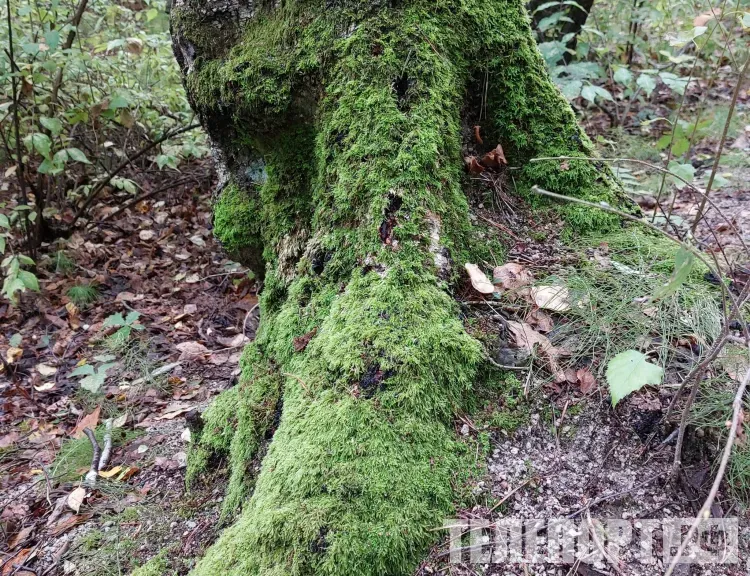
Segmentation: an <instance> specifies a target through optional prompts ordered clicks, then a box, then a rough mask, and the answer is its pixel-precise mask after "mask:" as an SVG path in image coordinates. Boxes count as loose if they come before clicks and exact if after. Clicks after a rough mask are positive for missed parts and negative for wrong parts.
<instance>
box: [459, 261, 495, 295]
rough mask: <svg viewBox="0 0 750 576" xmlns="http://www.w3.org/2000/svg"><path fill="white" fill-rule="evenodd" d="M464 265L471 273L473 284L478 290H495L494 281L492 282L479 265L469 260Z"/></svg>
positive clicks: (489, 292) (481, 291)
mask: <svg viewBox="0 0 750 576" xmlns="http://www.w3.org/2000/svg"><path fill="white" fill-rule="evenodd" d="M464 267H465V268H466V271H467V272H468V273H469V278H470V279H471V285H472V286H473V287H474V289H475V290H476V291H477V292H479V293H481V294H492V293H493V292H494V291H495V287H494V286H493V285H492V282H490V281H489V279H488V278H487V276H486V275H485V273H484V272H482V271H481V270H480V269H479V266H477V265H476V264H470V263H468V262H467V263H466V264H465V265H464Z"/></svg>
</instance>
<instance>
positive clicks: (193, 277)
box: [185, 274, 201, 284]
mask: <svg viewBox="0 0 750 576" xmlns="http://www.w3.org/2000/svg"><path fill="white" fill-rule="evenodd" d="M200 281H201V277H200V275H199V274H189V275H187V276H186V277H185V282H187V283H188V284H196V283H198V282H200Z"/></svg>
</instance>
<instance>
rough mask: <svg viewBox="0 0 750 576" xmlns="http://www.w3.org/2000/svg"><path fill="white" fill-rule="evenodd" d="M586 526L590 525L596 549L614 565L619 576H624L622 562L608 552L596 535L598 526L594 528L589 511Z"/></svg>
mask: <svg viewBox="0 0 750 576" xmlns="http://www.w3.org/2000/svg"><path fill="white" fill-rule="evenodd" d="M586 524H588V527H589V533H590V534H591V539H592V540H593V541H594V544H596V547H597V548H598V549H599V552H601V553H602V556H604V557H605V558H606V559H607V561H608V562H609V563H610V564H611V565H612V568H614V569H615V571H616V572H617V573H618V574H622V570H621V569H620V561H619V559H617V558H613V557H612V556H611V555H610V554H609V552H607V549H606V548H605V547H604V545H603V544H602V542H601V540H599V535H598V534H597V533H596V526H594V522H593V520H591V514H590V513H589V511H588V510H587V511H586Z"/></svg>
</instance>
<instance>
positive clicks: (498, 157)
mask: <svg viewBox="0 0 750 576" xmlns="http://www.w3.org/2000/svg"><path fill="white" fill-rule="evenodd" d="M481 162H482V165H484V166H486V167H487V168H499V167H500V166H501V165H506V164H508V161H507V160H506V159H505V153H504V152H503V147H502V146H501V145H500V144H498V145H497V146H496V147H495V149H494V150H492V151H490V152H487V154H485V155H484V156H482V161H481Z"/></svg>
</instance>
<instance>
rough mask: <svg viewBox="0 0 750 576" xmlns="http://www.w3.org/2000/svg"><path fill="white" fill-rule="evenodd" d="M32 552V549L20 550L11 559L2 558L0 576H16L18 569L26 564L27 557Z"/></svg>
mask: <svg viewBox="0 0 750 576" xmlns="http://www.w3.org/2000/svg"><path fill="white" fill-rule="evenodd" d="M32 550H34V548H22V549H21V550H19V551H18V552H17V553H16V555H15V556H13V557H12V558H7V557H6V558H4V559H3V571H2V576H10V575H11V574H18V572H19V570H18V567H19V566H22V565H23V564H25V563H26V559H27V558H28V557H29V555H30V554H31V551H32Z"/></svg>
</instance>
